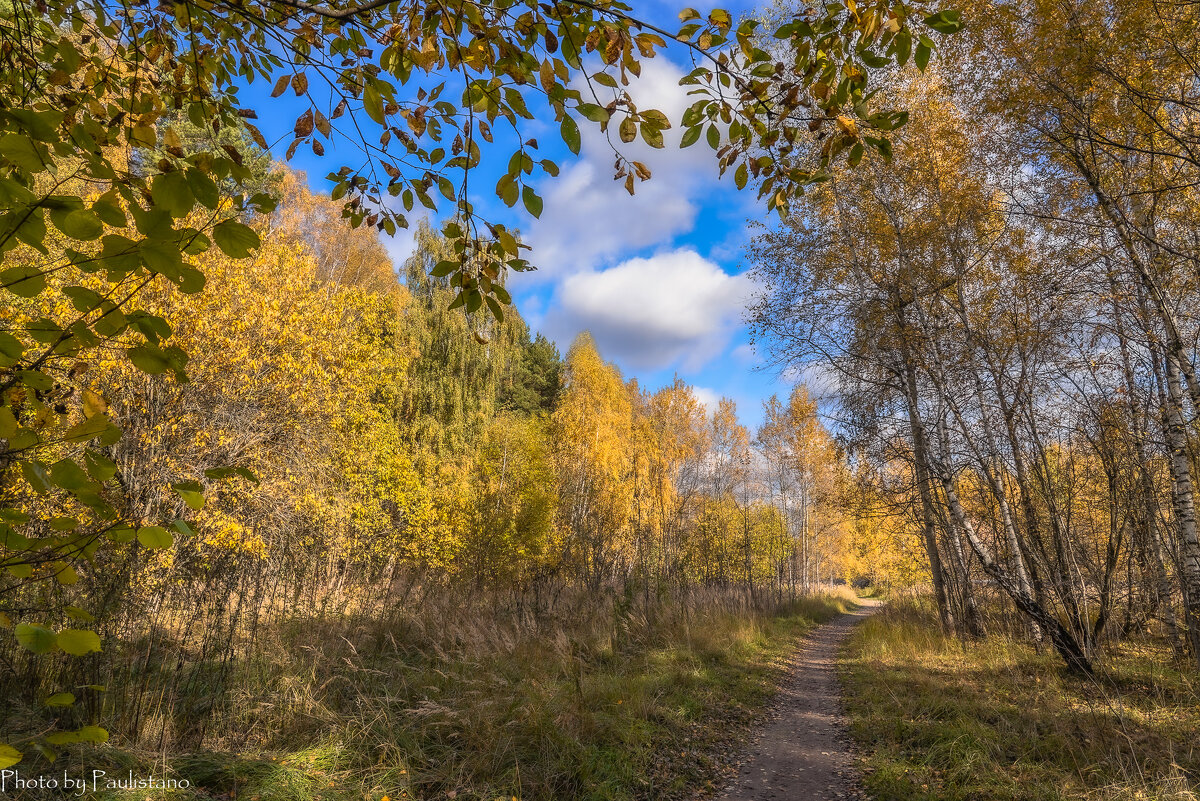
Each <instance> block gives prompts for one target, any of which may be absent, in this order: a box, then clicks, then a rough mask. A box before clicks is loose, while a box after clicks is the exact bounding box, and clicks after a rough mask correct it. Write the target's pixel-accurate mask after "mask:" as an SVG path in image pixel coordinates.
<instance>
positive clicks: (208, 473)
mask: <svg viewBox="0 0 1200 801" xmlns="http://www.w3.org/2000/svg"><path fill="white" fill-rule="evenodd" d="M234 476H240V477H241V478H244V479H246V480H247V481H251V482H253V483H255V484H257V483H258V476H256V475H254V473H253V472H252V471H250V470H249V469H248V468H245V467H214V468H212V469H211V470H205V471H204V477H205V478H211V479H212V480H213V481H224V480H226V479H230V478H233V477H234Z"/></svg>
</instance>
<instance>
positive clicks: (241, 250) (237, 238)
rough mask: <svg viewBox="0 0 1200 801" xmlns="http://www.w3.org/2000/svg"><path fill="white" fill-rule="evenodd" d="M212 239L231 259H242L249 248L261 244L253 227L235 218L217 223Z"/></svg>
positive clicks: (248, 251) (248, 253)
mask: <svg viewBox="0 0 1200 801" xmlns="http://www.w3.org/2000/svg"><path fill="white" fill-rule="evenodd" d="M213 240H214V241H215V242H216V243H217V247H219V248H220V249H221V250H222V252H224V253H225V255H226V256H228V257H229V258H231V259H244V258H246V257H247V256H249V255H250V251H251V250H254V249H255V248H257V247H258V246H259V245H261V244H262V242H261V240H259V238H258V234H256V233H254V229H252V228H251V227H250V226H248V225H244V224H242V223H240V222H237V221H236V220H226V221H225V222H222V223H218V224H217V226H216V227H215V228H213Z"/></svg>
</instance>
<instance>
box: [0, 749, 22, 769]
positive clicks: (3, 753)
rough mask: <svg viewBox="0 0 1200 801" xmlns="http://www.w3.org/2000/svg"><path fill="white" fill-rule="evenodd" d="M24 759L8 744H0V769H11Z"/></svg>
mask: <svg viewBox="0 0 1200 801" xmlns="http://www.w3.org/2000/svg"><path fill="white" fill-rule="evenodd" d="M23 758H24V755H23V754H22V753H21V752H20V751H18V750H17V749H15V748H13V747H12V746H11V745H9V744H8V743H0V769H5V768H11V767H12V766H13V765H15V764H17V763H18V762H20V761H21V760H22V759H23Z"/></svg>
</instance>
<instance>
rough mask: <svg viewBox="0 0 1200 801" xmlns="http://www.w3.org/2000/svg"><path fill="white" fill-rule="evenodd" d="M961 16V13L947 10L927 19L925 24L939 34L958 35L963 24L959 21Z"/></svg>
mask: <svg viewBox="0 0 1200 801" xmlns="http://www.w3.org/2000/svg"><path fill="white" fill-rule="evenodd" d="M961 16H962V15H961V14H960V13H959V12H957V11H953V10H950V9H947V10H945V11H939V12H938V13H936V14H931V15H930V16H928V17H926V18H925V24H926V25H928V26H929V27H930V28H933V29H934V30H935V31H937V32H938V33H944V34H950V33H956V32H958V30H959V29H960V28H962V22H961V21H960V19H959V18H960V17H961Z"/></svg>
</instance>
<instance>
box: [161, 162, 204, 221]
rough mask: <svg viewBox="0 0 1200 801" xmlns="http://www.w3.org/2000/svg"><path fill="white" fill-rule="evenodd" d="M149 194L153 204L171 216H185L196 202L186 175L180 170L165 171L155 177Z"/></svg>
mask: <svg viewBox="0 0 1200 801" xmlns="http://www.w3.org/2000/svg"><path fill="white" fill-rule="evenodd" d="M150 196H151V197H152V198H153V199H154V204H155V205H156V206H158V207H159V208H160V209H164V210H166V212H167V213H168V214H170V215H171V216H172V217H186V216H187V214H188V212H190V211H191V210H192V206H194V205H195V204H196V198H195V196H194V195H193V194H192V188H191V187H190V186H189V185H188V180H187V175H186V174H185V173H183V172H181V171H175V172H165V173H163V174H162V175H159V176H157V177H155V179H154V183H153V184H152V185H151V189H150Z"/></svg>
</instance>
